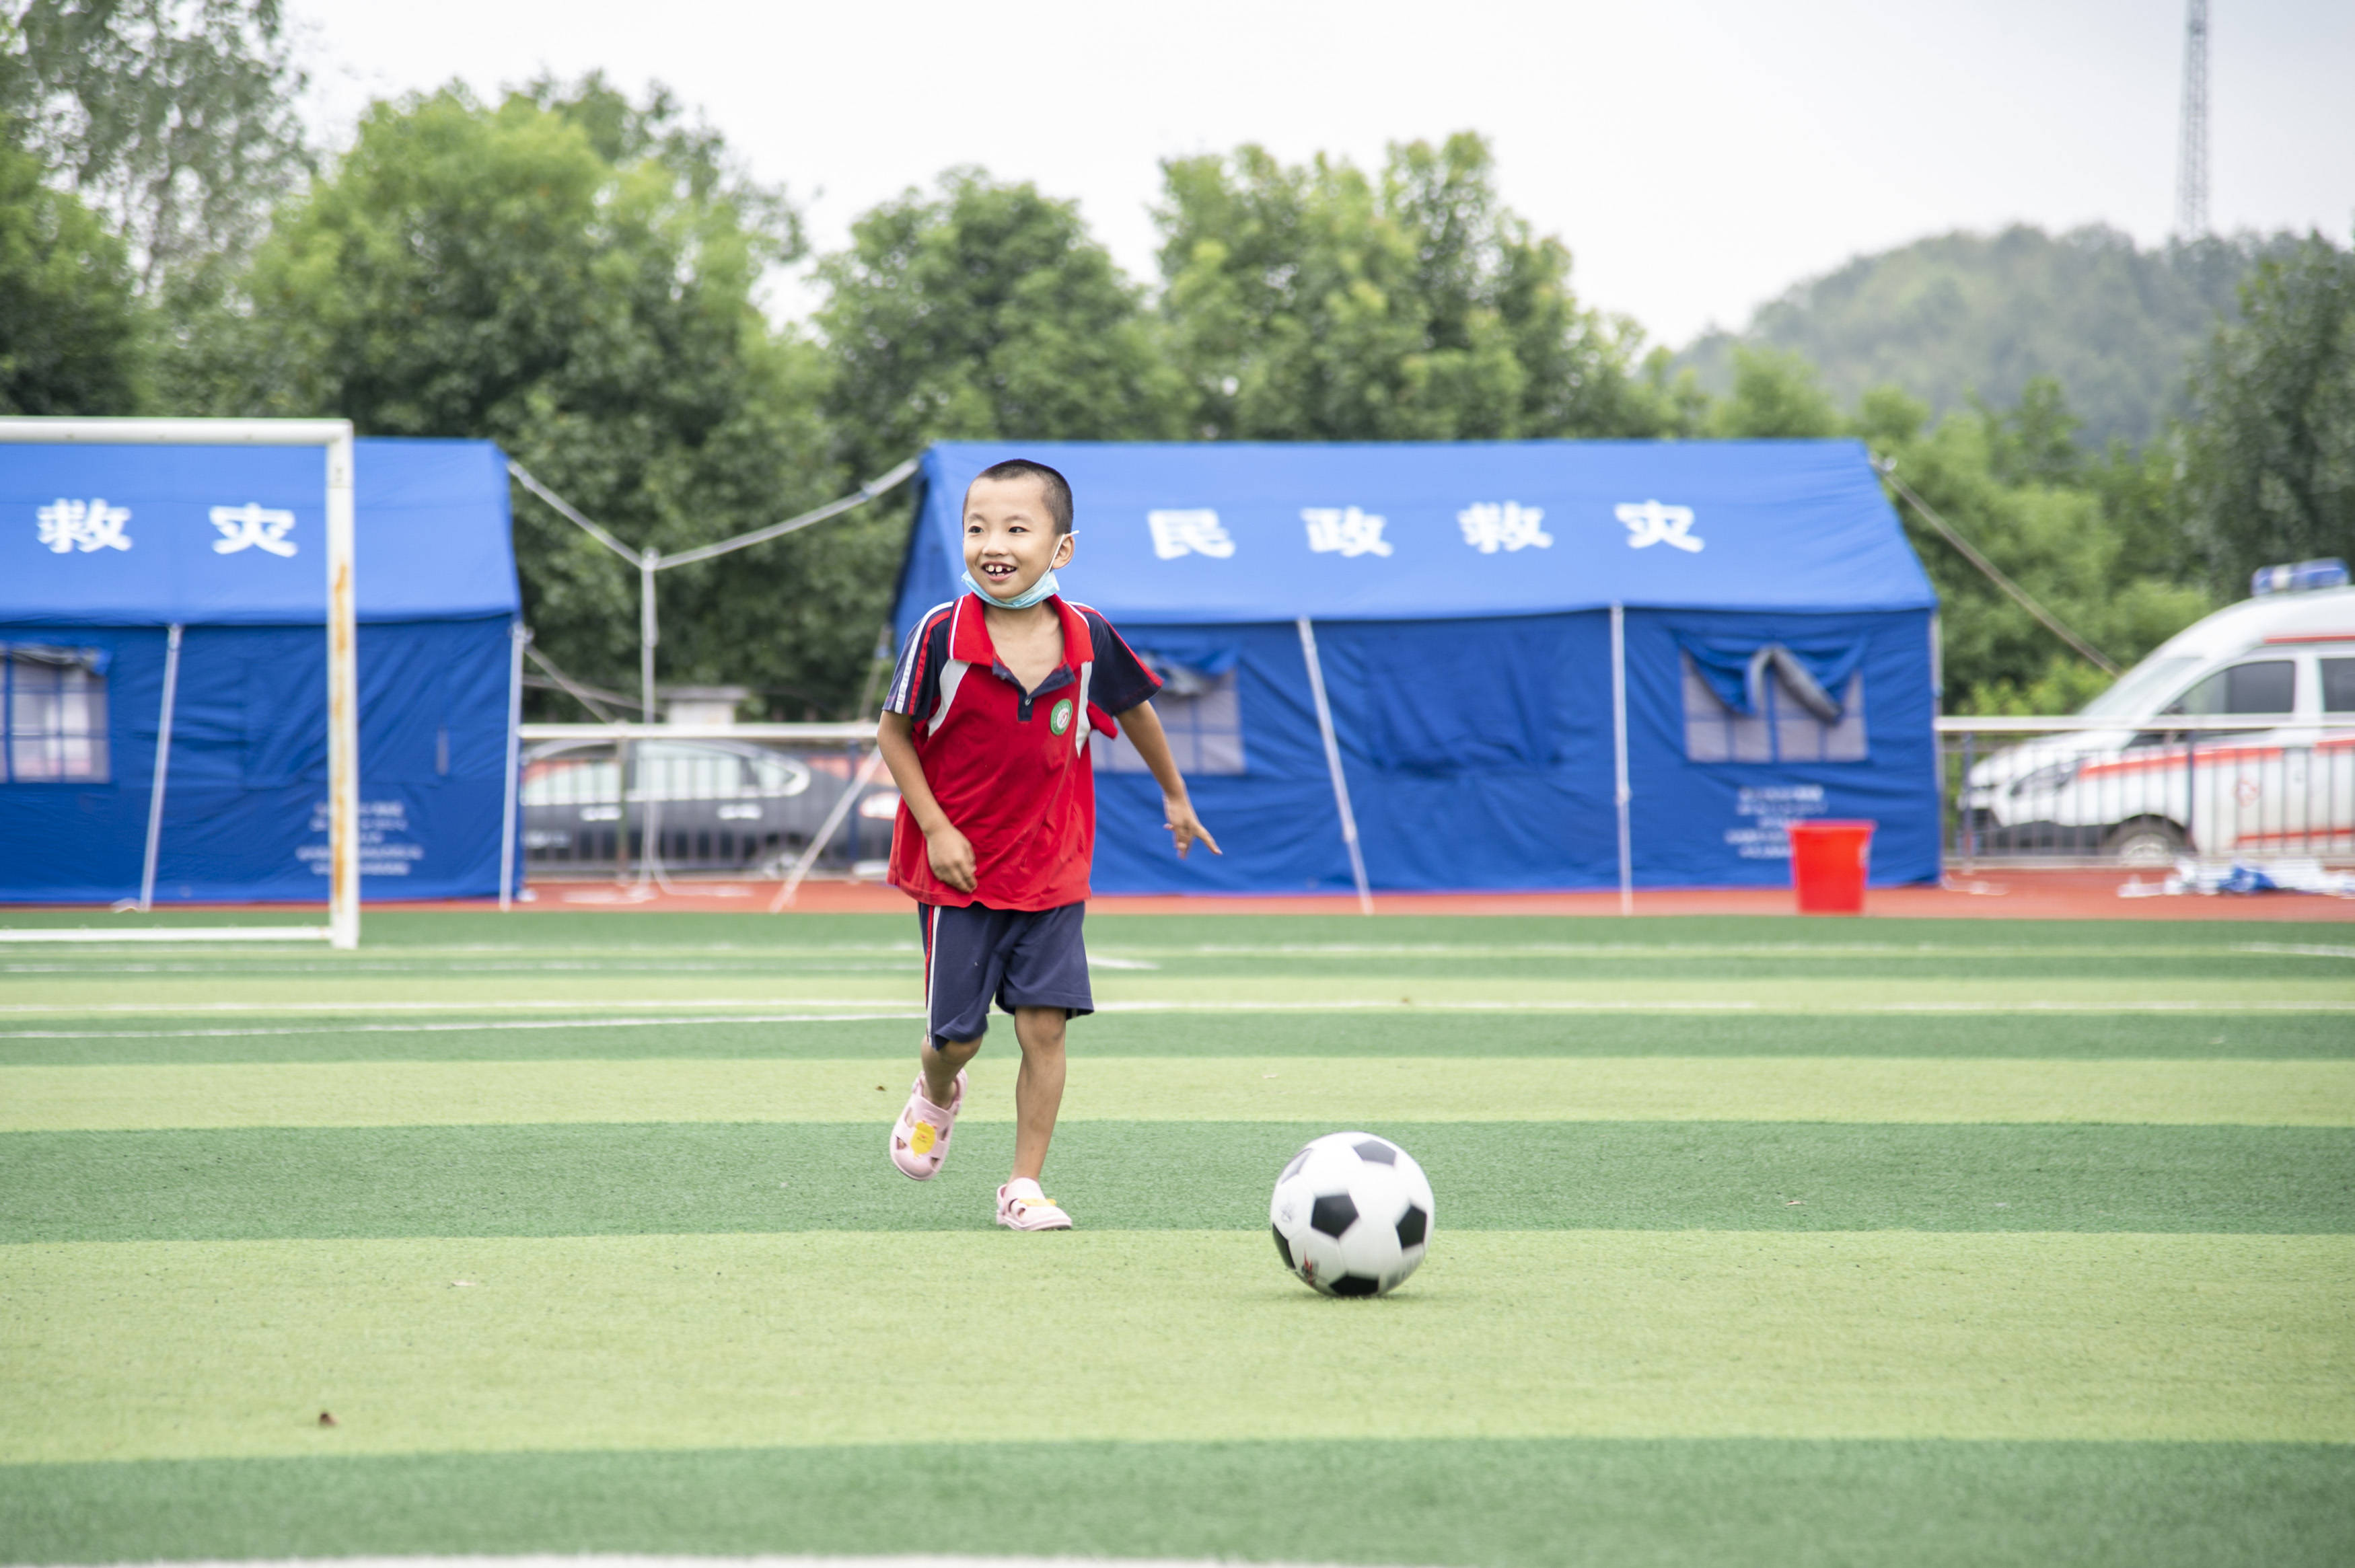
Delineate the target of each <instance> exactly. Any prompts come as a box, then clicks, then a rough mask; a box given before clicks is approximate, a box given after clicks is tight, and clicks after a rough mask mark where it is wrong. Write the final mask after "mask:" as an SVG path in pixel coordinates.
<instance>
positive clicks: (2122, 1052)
mask: <svg viewBox="0 0 2355 1568" xmlns="http://www.w3.org/2000/svg"><path fill="white" fill-rule="evenodd" d="M921 1028H922V1024H921V1023H920V1022H917V1020H916V1019H915V1017H914V1016H912V1015H911V1016H908V1017H904V1018H891V1019H875V1020H862V1019H825V1020H817V1019H807V1018H805V1019H803V1020H801V1021H798V1022H790V1023H746V1022H737V1021H734V1020H730V1019H726V1018H680V1017H677V1016H671V1017H656V1018H653V1019H650V1020H646V1021H639V1020H624V1021H613V1020H597V1019H580V1018H573V1017H562V1016H559V1017H556V1018H541V1019H525V1020H517V1019H498V1020H489V1021H482V1022H467V1021H451V1020H400V1021H389V1020H386V1019H382V1018H373V1019H360V1018H351V1019H342V1020H336V1021H330V1022H321V1021H316V1020H293V1019H286V1018H267V1017H261V1018H256V1017H248V1018H221V1017H206V1016H188V1015H181V1016H178V1017H172V1016H159V1017H154V1018H147V1019H143V1020H140V1021H137V1022H125V1021H122V1020H95V1021H69V1022H64V1023H59V1022H57V1021H47V1022H41V1023H37V1024H36V1023H28V1022H25V1021H22V1020H16V1021H8V1020H5V1019H0V1065H72V1064H91V1065H95V1064H102V1063H140V1062H182V1063H194V1062H343V1061H382V1060H395V1059H397V1060H403V1061H453V1062H456V1061H520V1060H531V1059H559V1060H567V1061H570V1060H581V1059H584V1058H589V1057H618V1058H645V1057H656V1056H728V1057H737V1058H743V1059H748V1060H749V1059H757V1058H764V1057H814V1058H837V1059H838V1058H844V1057H855V1056H869V1055H871V1056H875V1057H878V1058H881V1059H888V1060H895V1061H902V1062H911V1061H912V1060H913V1058H914V1052H915V1042H916V1037H917V1034H918V1032H919V1031H920V1030H921ZM989 1039H990V1045H989V1047H988V1048H989V1049H991V1050H1000V1049H1003V1050H1007V1051H1011V1050H1012V1049H1013V1048H1014V1046H1013V1036H1012V1033H1011V1021H1010V1020H1008V1019H1007V1018H1006V1017H1005V1016H1003V1015H1002V1014H1001V1015H997V1016H996V1020H995V1022H994V1023H993V1025H992V1029H991V1033H990V1036H989ZM1071 1052H1072V1054H1073V1055H1074V1056H1121V1055H1138V1056H1346V1057H1356V1056H1427V1055H1444V1054H1464V1055H1467V1056H1569V1055H1577V1056H1645V1055H1662V1056H1778V1055H1783V1056H1981V1057H2000V1056H2037V1057H2047V1058H2051V1059H2054V1060H2065V1059H2071V1058H2094V1059H2099V1058H2105V1057H2108V1058H2115V1057H2122V1056H2123V1057H2137V1058H2162V1057H2215V1058H2251V1059H2256V1060H2268V1059H2270V1060H2281V1061H2293V1060H2332V1059H2342V1058H2348V1057H2355V1021H2350V1019H2349V1018H2348V1016H2347V1014H2345V1013H2344V1012H2137V1013H2124V1012H2030V1013H2004V1012H1992V1013H1916V1014H1913V1015H1909V1016H1906V1017H1903V1018H1890V1017H1886V1016H1872V1015H1859V1014H1854V1013H1807V1014H1789V1013H1778V1012H1668V1013H1660V1012H1613V1013H1605V1014H1596V1015H1565V1014H1561V1013H1535V1012H1494V1013H1444V1012H1443V1013H1424V1014H1421V1015H1417V1014H1415V1013H1412V1012H1405V1011H1402V1010H1401V1011H1394V1012H1369V1013H1353V1012H1237V1013H1223V1014H1220V1015H1218V1016H1216V1017H1214V1018H1204V1017H1201V1016H1199V1015H1196V1014H1191V1013H1156V1012H1100V1013H1097V1014H1096V1015H1094V1016H1093V1017H1092V1018H1086V1019H1082V1020H1079V1021H1077V1022H1074V1023H1073V1024H1072V1025H1071Z"/></svg>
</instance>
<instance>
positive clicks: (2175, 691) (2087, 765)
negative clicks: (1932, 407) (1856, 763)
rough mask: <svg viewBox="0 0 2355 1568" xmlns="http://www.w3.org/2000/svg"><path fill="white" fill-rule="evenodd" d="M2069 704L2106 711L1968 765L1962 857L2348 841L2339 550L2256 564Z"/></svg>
mask: <svg viewBox="0 0 2355 1568" xmlns="http://www.w3.org/2000/svg"><path fill="white" fill-rule="evenodd" d="M2252 587H2253V588H2254V590H2255V597H2254V598H2251V599H2243V601H2242V602H2240V603H2239V604H2235V605H2232V607H2230V608H2229V609H2220V610H2218V611H2217V612H2216V613H2215V614H2213V615H2211V616H2209V617H2208V618H2207V619H2206V620H2201V621H2199V622H2198V623H2196V624H2194V625H2192V626H2190V627H2188V628H2186V629H2185V630H2182V631H2179V632H2178V633H2177V634H2176V635H2175V636H2173V637H2171V638H2169V640H2168V641H2165V642H2164V643H2162V644H2160V645H2159V646H2158V648H2157V649H2156V650H2154V651H2153V652H2151V654H2150V656H2149V657H2148V658H2147V659H2145V660H2143V662H2141V663H2139V664H2137V665H2136V666H2135V667H2134V668H2133V669H2131V670H2129V671H2127V672H2126V673H2125V674H2124V675H2122V676H2120V677H2119V678H2118V681H2117V683H2116V684H2115V685H2113V686H2112V687H2111V688H2110V689H2109V690H2108V691H2106V692H2105V693H2103V694H2101V695H2100V696H2098V697H2095V698H2094V700H2093V701H2092V702H2090V703H2088V704H2086V705H2085V706H2084V707H2083V709H2082V710H2080V714H2079V716H2080V718H2081V719H2083V720H2100V721H2106V722H2103V723H2100V724H2097V725H2090V726H2086V727H2082V728H2073V729H2071V730H2068V731H2064V732H2061V733H2056V734H2051V735H2044V736H2037V737H2036V738H2035V739H2033V740H2030V741H2026V742H2023V743H2020V744H2019V745H2015V746H2011V747H2007V748H2005V749H2003V750H2000V751H1997V752H1995V753H1994V754H1993V755H1991V756H1989V757H1987V758H1986V759H1985V760H1984V761H1980V762H1978V763H1977V764H1976V765H1974V766H1973V767H1972V768H1970V770H1969V772H1968V773H1967V775H1966V782H1965V788H1964V791H1963V798H1962V800H1961V801H1960V802H1959V804H1960V808H1961V820H1960V822H1959V823H1958V832H1957V841H1958V842H1957V845H1956V847H1957V848H1959V849H1960V850H1961V851H1962V852H1963V853H1965V854H1966V855H1971V854H1987V855H2002V856H2013V855H2022V854H2040V853H2041V854H2057V855H2072V856H2076V855H2102V856H2107V857H2111V858H2114V859H2115V860H2118V861H2122V862H2124V863H2128V864H2135V865H2163V864H2169V863H2173V862H2174V861H2175V860H2176V859H2177V858H2178V857H2179V855H2182V854H2184V853H2193V854H2198V855H2212V856H2225V855H2233V856H2252V855H2264V854H2275V855H2284V854H2288V855H2333V856H2343V855H2346V854H2349V853H2355V588H2350V586H2348V575H2347V567H2346V566H2345V564H2344V563H2343V562H2339V561H2336V560H2328V561H2305V562H2300V563H2299V564H2297V565H2296V566H2294V567H2265V568H2264V569H2263V570H2261V571H2259V572H2258V573H2257V574H2256V576H2255V579H2254V583H2253V584H2252Z"/></svg>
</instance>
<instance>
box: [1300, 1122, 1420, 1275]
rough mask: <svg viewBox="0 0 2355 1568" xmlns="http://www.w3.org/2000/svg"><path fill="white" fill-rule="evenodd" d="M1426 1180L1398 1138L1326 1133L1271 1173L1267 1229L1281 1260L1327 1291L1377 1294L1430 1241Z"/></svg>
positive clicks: (1409, 1268) (1406, 1271) (1416, 1260)
mask: <svg viewBox="0 0 2355 1568" xmlns="http://www.w3.org/2000/svg"><path fill="white" fill-rule="evenodd" d="M1431 1215H1432V1203H1431V1181H1430V1180H1429V1179H1428V1178H1427V1177H1425V1176H1424V1175H1423V1167H1422V1166H1420V1165H1417V1164H1416V1163H1415V1162H1414V1159H1413V1157H1412V1155H1410V1154H1408V1153H1407V1151H1406V1150H1403V1149H1401V1148H1400V1147H1399V1146H1398V1145H1397V1144H1395V1143H1392V1142H1391V1140H1390V1139H1386V1138H1376V1137H1375V1136H1374V1135H1373V1134H1372V1133H1370V1132H1328V1133H1327V1134H1326V1135H1325V1136H1324V1137H1322V1138H1320V1139H1316V1141H1315V1142H1313V1143H1311V1144H1310V1145H1309V1146H1308V1147H1307V1148H1305V1149H1304V1150H1301V1151H1300V1152H1299V1153H1297V1154H1295V1155H1294V1156H1293V1157H1292V1163H1291V1164H1289V1165H1286V1166H1285V1167H1284V1174H1283V1175H1281V1176H1278V1177H1277V1178H1276V1179H1275V1196H1274V1197H1273V1199H1271V1200H1270V1201H1269V1202H1268V1206H1267V1218H1268V1228H1269V1229H1271V1230H1273V1232H1274V1233H1275V1250H1276V1253H1277V1255H1280V1256H1281V1257H1282V1258H1283V1259H1284V1267H1286V1268H1288V1269H1290V1270H1291V1271H1292V1272H1293V1273H1295V1274H1296V1275H1298V1276H1299V1277H1301V1278H1303V1279H1305V1280H1306V1281H1307V1282H1308V1283H1309V1284H1310V1285H1312V1286H1314V1287H1316V1290H1317V1292H1318V1293H1319V1294H1320V1295H1325V1296H1380V1295H1384V1294H1386V1293H1388V1292H1390V1291H1391V1290H1395V1289H1397V1288H1398V1286H1399V1283H1400V1282H1401V1280H1403V1279H1405V1278H1406V1277H1407V1276H1408V1275H1410V1274H1412V1273H1413V1272H1414V1271H1415V1266H1416V1265H1418V1264H1420V1263H1422V1262H1423V1253H1424V1251H1425V1250H1426V1249H1428V1248H1429V1247H1430V1245H1431Z"/></svg>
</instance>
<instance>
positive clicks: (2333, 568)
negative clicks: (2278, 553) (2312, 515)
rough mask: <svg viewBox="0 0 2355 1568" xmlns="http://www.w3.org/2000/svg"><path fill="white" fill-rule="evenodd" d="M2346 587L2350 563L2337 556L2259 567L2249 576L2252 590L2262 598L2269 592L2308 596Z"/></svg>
mask: <svg viewBox="0 0 2355 1568" xmlns="http://www.w3.org/2000/svg"><path fill="white" fill-rule="evenodd" d="M2346 586H2347V563H2346V562H2344V561H2342V560H2340V559H2339V558H2338V557H2337V556H2326V557H2325V558H2323V559H2322V560H2318V561H2300V562H2298V563H2297V564H2296V565H2295V566H2287V567H2258V568H2257V569H2256V570H2255V571H2254V572H2253V573H2251V574H2250V575H2249V591H2250V592H2251V593H2252V594H2254V595H2257V596H2258V597H2260V598H2262V597H2263V596H2264V595H2266V594H2269V593H2307V592H2310V591H2312V590H2313V589H2315V588H2345V587H2346Z"/></svg>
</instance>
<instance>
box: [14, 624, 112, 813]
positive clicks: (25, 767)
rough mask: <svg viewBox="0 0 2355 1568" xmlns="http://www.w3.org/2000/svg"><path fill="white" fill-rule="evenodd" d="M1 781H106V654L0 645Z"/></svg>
mask: <svg viewBox="0 0 2355 1568" xmlns="http://www.w3.org/2000/svg"><path fill="white" fill-rule="evenodd" d="M0 732H5V735H6V737H7V745H6V746H5V747H0V781H5V782H7V783H11V784H103V783H105V782H107V781H108V779H109V777H110V775H109V773H108V770H107V754H106V749H107V748H106V653H105V651H104V650H102V649H98V648H51V647H48V646H46V645H44V644H41V643H35V642H16V643H0Z"/></svg>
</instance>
